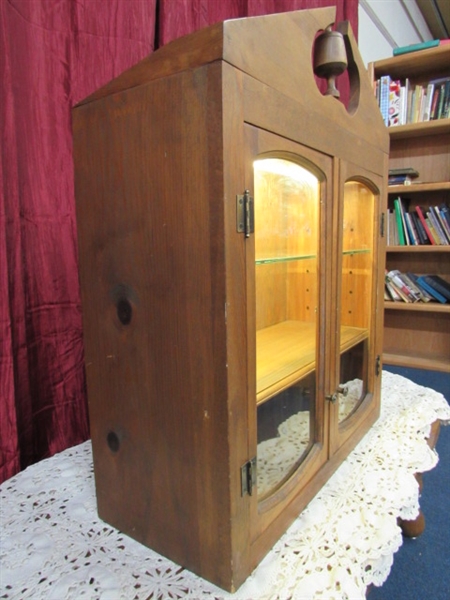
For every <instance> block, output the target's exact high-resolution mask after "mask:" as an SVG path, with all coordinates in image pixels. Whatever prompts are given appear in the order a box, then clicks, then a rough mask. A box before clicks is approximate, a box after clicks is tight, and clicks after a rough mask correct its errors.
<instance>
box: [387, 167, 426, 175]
mask: <svg viewBox="0 0 450 600" xmlns="http://www.w3.org/2000/svg"><path fill="white" fill-rule="evenodd" d="M397 175H399V176H401V175H403V176H405V177H419V171H417V169H414V168H413V167H397V168H395V169H389V171H388V176H389V177H396V176H397Z"/></svg>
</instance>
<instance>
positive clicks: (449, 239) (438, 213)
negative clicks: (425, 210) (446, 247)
mask: <svg viewBox="0 0 450 600" xmlns="http://www.w3.org/2000/svg"><path fill="white" fill-rule="evenodd" d="M432 210H434V212H435V215H436V219H437V220H438V221H439V225H440V226H441V230H442V233H443V235H444V237H445V239H446V240H447V244H450V233H449V232H448V231H447V227H446V222H445V219H444V218H443V216H442V215H441V211H440V210H439V208H438V207H437V206H433V207H432Z"/></svg>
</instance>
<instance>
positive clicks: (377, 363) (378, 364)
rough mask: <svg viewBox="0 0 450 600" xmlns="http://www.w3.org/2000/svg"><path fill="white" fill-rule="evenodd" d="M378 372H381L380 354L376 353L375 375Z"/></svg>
mask: <svg viewBox="0 0 450 600" xmlns="http://www.w3.org/2000/svg"><path fill="white" fill-rule="evenodd" d="M380 372H381V356H380V355H379V354H378V355H377V357H376V359H375V375H376V376H377V377H378V375H379V374H380Z"/></svg>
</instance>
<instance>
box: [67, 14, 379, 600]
mask: <svg viewBox="0 0 450 600" xmlns="http://www.w3.org/2000/svg"><path fill="white" fill-rule="evenodd" d="M334 14H335V10H334V9H333V8H327V9H317V10H310V11H297V12H293V13H285V14H278V15H270V16H265V17H255V18H251V19H241V20H236V21H228V22H225V23H221V24H217V25H213V26H212V27H210V28H207V29H205V30H202V31H200V32H196V33H194V34H192V35H191V36H187V37H186V38H183V39H180V40H176V41H175V42H173V43H172V44H168V45H167V46H165V47H164V48H162V49H161V50H158V51H157V52H155V53H154V54H152V55H151V56H149V57H148V58H147V59H145V60H144V61H142V62H141V63H139V64H138V65H136V66H134V67H133V68H131V69H130V70H128V71H127V72H125V73H123V74H122V75H121V76H119V77H118V78H117V79H115V80H114V81H112V82H110V83H109V84H108V85H107V86H105V87H104V88H102V89H100V90H98V91H97V92H95V93H94V94H93V95H91V96H90V97H89V98H87V99H86V100H85V101H83V102H82V103H81V104H80V105H79V106H77V107H76V108H75V109H74V112H73V129H74V156H75V179H76V198H77V219H78V230H79V253H80V281H81V288H82V302H83V319H84V336H85V356H86V374H87V386H88V397H89V407H90V418H91V435H92V444H93V454H94V470H95V480H96V492H97V501H98V510H99V514H100V516H101V518H103V519H104V520H105V521H107V522H108V523H111V524H112V525H113V526H115V527H117V528H119V529H120V530H121V531H123V532H124V533H126V534H128V535H130V536H132V537H133V538H135V539H137V540H138V541H140V542H142V543H144V544H146V545H147V546H149V547H151V548H153V549H155V550H156V551H157V552H160V553H162V554H164V555H166V556H168V557H170V558H171V559H172V560H174V561H176V562H177V563H179V564H180V565H182V566H184V567H186V568H188V569H190V570H192V571H194V572H195V573H197V574H199V575H201V576H202V577H204V578H206V579H209V580H210V581H212V582H214V583H215V584H217V585H219V586H221V587H223V588H225V589H228V590H234V589H236V588H237V587H239V585H240V584H241V583H242V582H243V581H244V580H245V578H246V577H248V575H249V574H250V572H251V571H252V570H253V569H254V567H255V566H256V565H257V564H258V562H259V561H260V560H261V559H262V557H263V556H264V555H265V554H266V553H267V551H268V550H269V549H270V548H271V547H272V545H273V544H274V543H275V541H276V540H277V539H278V538H279V537H280V535H281V534H282V533H283V532H284V531H285V529H286V527H287V526H288V525H289V524H290V523H291V522H292V520H293V519H294V518H295V517H296V516H297V515H298V513H299V512H300V510H302V508H304V507H305V505H306V504H307V502H309V500H310V499H311V498H312V497H313V496H314V495H315V493H317V491H318V490H319V489H320V487H321V486H322V485H323V484H324V483H325V481H326V480H327V479H328V477H329V476H330V475H331V473H332V472H333V471H334V470H335V469H336V468H337V467H338V466H339V464H340V463H341V462H342V461H343V460H344V459H345V457H346V456H347V455H348V453H349V452H350V451H351V450H352V449H353V447H354V446H355V445H356V443H357V442H358V441H359V440H360V439H361V437H362V436H363V435H364V433H365V432H366V431H367V429H368V428H369V427H370V426H371V424H372V423H373V422H374V420H375V419H376V418H377V416H378V411H379V397H380V377H379V375H377V374H376V371H375V364H376V356H377V355H378V354H381V343H382V339H381V334H382V326H381V315H382V313H381V298H382V294H381V292H382V274H383V271H382V260H381V256H382V252H383V244H384V242H383V240H382V239H381V238H380V233H379V227H378V225H379V220H380V214H381V213H382V211H383V210H384V202H385V197H386V191H385V174H386V170H387V156H388V135H387V132H386V130H385V128H384V125H383V122H382V119H381V116H380V114H379V111H378V107H377V105H376V102H375V99H374V97H373V94H372V89H371V85H370V82H369V80H368V78H367V75H366V73H365V70H364V67H363V66H362V62H361V59H360V57H359V53H358V51H357V46H356V43H355V40H354V38H353V35H352V32H351V29H349V27H348V26H346V25H341V26H340V29H341V30H342V32H343V35H344V38H345V42H346V47H347V55H348V58H349V63H350V71H351V73H350V79H351V82H352V84H351V85H352V98H351V102H350V105H349V108H348V110H347V109H346V108H345V107H344V106H343V104H342V103H341V102H339V101H338V100H336V99H334V98H329V97H324V96H322V94H321V93H320V92H319V90H318V88H317V86H316V83H315V80H314V77H313V70H312V64H311V56H312V48H313V43H314V38H315V36H316V34H317V32H318V31H320V30H323V29H324V28H325V27H327V26H328V25H329V24H330V23H331V22H332V21H333V19H334ZM280 31H283V35H282V36H280ZM261 156H272V157H278V158H284V159H286V160H289V161H291V162H294V163H297V164H298V165H301V166H303V167H305V168H307V169H310V170H311V171H312V172H313V173H314V174H315V175H316V177H317V180H318V183H317V189H318V192H317V194H316V196H314V195H311V197H309V196H308V198H306V196H305V198H304V199H303V200H304V209H302V210H304V212H301V211H299V210H297V212H295V213H292V215H293V216H292V218H293V219H294V220H296V221H297V222H302V223H303V225H302V226H304V230H305V231H306V226H307V225H312V224H314V231H312V232H311V236H310V238H309V242H308V243H307V242H306V240H307V238H308V236H307V235H306V233H305V234H304V235H303V236H298V237H297V239H291V240H289V245H287V246H286V254H287V255H289V253H294V254H295V253H301V252H307V251H309V249H310V247H312V246H314V247H315V249H316V256H315V258H312V259H311V261H310V262H309V263H308V261H306V260H305V262H304V263H303V266H302V267H301V268H300V267H298V268H295V269H294V268H293V267H292V266H289V265H287V266H286V267H283V268H282V269H281V270H278V271H276V270H275V269H270V268H269V269H267V270H266V271H265V272H264V274H263V275H261V277H259V276H258V277H259V279H258V280H257V276H256V274H255V273H256V268H257V267H256V266H255V258H256V259H258V257H261V256H262V255H264V254H265V253H266V252H267V253H270V251H271V249H272V243H271V240H270V239H268V240H266V241H263V243H262V244H261V245H260V246H258V248H256V250H255V235H256V234H250V235H249V237H248V238H246V237H245V235H244V234H243V233H239V232H238V231H237V227H236V196H237V195H238V194H243V193H244V191H245V190H250V193H251V194H254V193H255V190H254V170H253V161H254V160H255V158H258V157H261ZM347 180H352V181H356V182H359V183H357V184H356V186H355V189H354V190H353V192H352V193H353V194H354V196H355V197H354V201H355V202H356V201H357V197H358V195H359V191H358V189H359V188H358V186H359V185H365V186H367V189H370V190H371V193H373V198H374V200H373V203H372V204H370V210H369V211H368V217H367V218H370V219H371V221H370V222H371V226H372V227H373V231H372V230H371V232H372V233H371V235H372V237H373V251H372V254H370V255H369V254H367V255H366V254H365V251H361V252H360V250H361V249H360V248H359V246H360V245H361V243H362V241H361V239H360V236H359V235H358V230H359V231H362V225H361V223H362V222H367V221H366V220H365V217H364V214H361V215H359V218H360V219H361V218H362V221H361V220H358V219H357V218H356V213H355V215H350V218H348V219H347V220H348V222H349V227H348V231H349V232H350V233H347V234H346V235H345V236H344V235H343V233H342V225H341V223H342V218H343V215H342V210H341V203H342V199H343V190H344V184H345V182H346V181H347ZM352 185H353V184H352ZM258 196H259V197H261V196H260V194H259V192H258V194H257V196H256V197H255V202H257V201H258ZM307 200H308V201H307ZM352 202H353V200H352ZM352 202H351V203H350V204H349V206H350V207H352V206H353V203H352ZM311 203H316V204H315V206H314V207H313V208H311ZM290 206H292V207H293V208H292V210H294V211H295V202H294V201H292V202H291V205H290ZM368 206H369V205H368ZM349 210H350V212H351V211H352V210H353V209H349ZM262 214H264V215H265V216H266V218H267V219H273V220H276V219H277V218H278V219H279V217H278V216H277V213H276V211H274V212H273V213H271V212H270V209H269V205H267V206H266V208H265V209H264V210H263V211H262ZM347 216H348V215H347ZM353 217H354V218H353ZM302 219H303V221H302ZM283 226H284V225H283V223H282V221H281V220H280V219H279V220H278V229H279V230H280V229H281V230H282V229H283ZM258 243H259V242H258ZM342 251H346V252H347V251H348V252H347V255H346V256H345V257H344V258H343V259H341V258H339V257H340V256H341V254H342ZM358 252H360V254H358ZM350 253H352V254H353V255H354V256H353V257H352V258H351V259H350V258H349V256H350ZM280 273H281V275H280ZM341 279H342V280H343V283H341ZM283 286H284V287H283ZM307 290H308V291H307ZM277 294H278V295H279V297H280V301H279V302H278V304H277V305H276V306H275V304H274V302H272V301H271V298H270V296H271V295H272V296H275V297H277ZM307 294H308V295H307ZM364 295H365V296H366V297H365V298H363V296H364ZM261 297H263V299H261V300H260V298H261ZM281 297H283V299H284V300H283V301H281ZM302 298H306V299H307V301H306V302H300V301H299V299H302ZM358 298H359V299H358ZM367 306H370V309H369V310H368V311H367ZM256 307H258V310H256ZM341 308H342V312H341ZM363 313H364V315H365V316H364V318H362V316H361V315H362V314H363ZM344 314H345V315H346V316H345V318H343V317H341V315H344ZM289 323H294V324H295V325H294V329H293V331H291V332H290V333H289V332H288V335H286V332H285V331H284V328H285V327H286V326H287V327H288V328H289ZM305 329H308V331H309V330H312V331H310V332H309V333H307V334H305V333H304V331H305ZM281 330H283V332H282V335H281V336H280V331H281ZM302 332H303V333H302ZM290 335H292V336H294V337H295V338H296V342H295V343H294V346H295V348H296V352H297V353H298V351H299V350H302V358H300V357H299V356H298V354H297V355H296V352H294V353H293V352H292V348H291V347H290V345H291V342H290V341H289V340H290V339H291V338H290ZM265 338H266V341H265V345H264V344H262V343H261V340H262V339H265ZM283 340H284V341H283ZM277 344H281V345H282V346H283V350H282V351H281V350H280V351H276V353H275V354H276V355H275V356H274V352H275V346H276V345H277ZM264 347H265V350H264ZM307 347H308V348H309V350H308V352H309V356H308V357H306V354H307V352H306V350H305V348H307ZM354 347H360V348H362V349H363V353H364V373H365V374H366V375H365V379H366V385H367V389H366V392H367V393H365V397H364V398H363V400H362V402H361V405H360V406H359V407H358V409H357V410H356V411H355V412H354V414H353V415H352V416H351V418H349V419H346V421H344V422H343V423H338V420H337V413H336V409H335V407H333V406H331V404H330V403H329V402H328V401H327V400H326V399H325V397H326V396H330V395H331V394H332V393H333V392H334V391H335V389H336V387H337V386H338V385H339V383H340V381H339V373H340V361H341V358H340V356H341V354H342V355H343V354H345V352H347V351H348V350H349V349H352V348H354ZM257 349H258V352H257ZM283 353H284V357H285V358H287V359H289V360H290V361H291V363H292V362H293V363H294V366H293V367H292V364H291V367H288V368H287V371H286V369H285V367H284V365H283V364H281V363H282V362H283V361H282V360H281V359H282V358H283ZM292 356H294V359H293V361H292V360H291V358H292ZM289 357H290V358H289ZM277 360H278V361H279V362H280V361H281V363H280V373H281V372H282V371H283V373H284V375H283V376H281V375H280V373H277V370H276V369H275V363H276V361H277ZM306 373H310V374H311V373H314V382H315V385H314V390H315V397H314V398H312V400H311V402H312V404H311V423H312V425H311V428H310V445H309V447H308V452H306V453H305V456H303V457H299V459H298V464H296V465H295V469H293V471H292V473H290V474H289V476H287V477H286V478H285V479H283V480H282V481H281V482H280V484H279V486H278V487H276V489H275V490H274V491H273V493H271V494H269V495H266V496H261V497H258V490H257V488H256V489H254V490H253V492H252V494H251V495H249V494H243V493H242V489H241V468H242V467H243V466H244V465H245V464H246V463H247V462H248V461H250V460H251V459H252V458H254V457H257V456H258V420H257V417H258V412H257V411H258V410H259V409H258V408H257V407H258V403H260V404H261V405H263V404H264V401H266V400H268V397H269V395H267V394H266V392H265V391H264V390H263V388H264V389H267V388H271V390H272V391H271V392H270V395H272V393H275V392H277V393H278V392H280V390H282V389H284V387H285V383H286V381H284V382H283V378H284V379H285V380H289V382H290V383H292V382H293V381H294V380H295V381H297V380H298V379H299V378H302V377H304V376H305V375H306ZM263 380H265V383H263ZM267 382H269V383H267ZM264 394H266V395H265V396H264Z"/></svg>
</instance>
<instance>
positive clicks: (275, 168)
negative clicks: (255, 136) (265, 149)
mask: <svg viewBox="0 0 450 600" xmlns="http://www.w3.org/2000/svg"><path fill="white" fill-rule="evenodd" d="M253 168H254V169H255V171H259V172H265V173H272V174H274V175H282V176H286V177H289V178H291V179H293V180H294V181H298V182H299V183H303V184H309V185H314V184H317V177H316V176H315V175H314V174H313V173H311V171H308V170H307V169H305V168H304V167H302V166H300V165H299V164H297V163H295V162H292V161H290V160H285V159H283V158H261V159H259V160H255V161H254V163H253Z"/></svg>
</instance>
